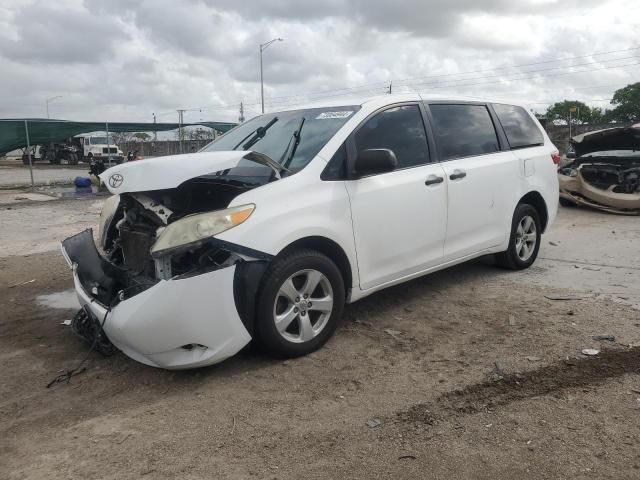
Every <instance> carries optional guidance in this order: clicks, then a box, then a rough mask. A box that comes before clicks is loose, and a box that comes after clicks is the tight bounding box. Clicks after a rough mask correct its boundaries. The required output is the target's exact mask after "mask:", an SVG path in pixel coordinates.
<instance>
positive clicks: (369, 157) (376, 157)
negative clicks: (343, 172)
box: [355, 148, 398, 177]
mask: <svg viewBox="0 0 640 480" xmlns="http://www.w3.org/2000/svg"><path fill="white" fill-rule="evenodd" d="M397 166H398V159H397V158H396V155H395V153H393V151H392V150H389V149H388V148H370V149H368V150H362V151H361V152H360V153H358V158H356V164H355V171H356V175H357V176H358V177H366V176H368V175H376V174H378V173H386V172H391V171H393V170H395V169H396V167H397Z"/></svg>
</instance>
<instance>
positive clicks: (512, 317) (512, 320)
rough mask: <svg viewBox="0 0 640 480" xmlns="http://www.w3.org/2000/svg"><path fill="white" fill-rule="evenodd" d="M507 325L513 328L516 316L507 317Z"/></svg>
mask: <svg viewBox="0 0 640 480" xmlns="http://www.w3.org/2000/svg"><path fill="white" fill-rule="evenodd" d="M509 325H511V326H512V327H514V326H515V325H516V316H515V315H509Z"/></svg>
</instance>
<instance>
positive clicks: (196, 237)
mask: <svg viewBox="0 0 640 480" xmlns="http://www.w3.org/2000/svg"><path fill="white" fill-rule="evenodd" d="M255 208H256V206H255V205H253V204H250V205H242V206H239V207H232V208H227V209H226V210H218V211H217V212H208V213H198V214H195V215H189V216H188V217H184V218H182V219H180V220H178V221H176V222H173V223H171V224H169V225H167V227H166V228H165V229H164V230H163V231H162V233H161V234H160V237H159V238H158V240H156V243H154V244H153V247H151V253H152V254H159V253H162V252H164V251H166V250H172V249H174V248H177V247H182V246H185V245H189V244H192V243H197V242H199V241H201V240H204V239H206V238H209V237H213V236H214V235H218V234H219V233H222V232H225V231H227V230H229V229H230V228H233V227H235V226H236V225H240V224H241V223H242V222H244V221H245V220H246V219H247V218H249V216H250V215H251V214H252V213H253V210H254V209H255Z"/></svg>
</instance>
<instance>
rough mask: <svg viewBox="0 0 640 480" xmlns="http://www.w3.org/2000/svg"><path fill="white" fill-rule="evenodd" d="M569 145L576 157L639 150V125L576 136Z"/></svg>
mask: <svg viewBox="0 0 640 480" xmlns="http://www.w3.org/2000/svg"><path fill="white" fill-rule="evenodd" d="M571 145H572V146H573V149H574V151H575V152H576V156H577V157H581V156H582V155H586V154H588V153H593V152H606V151H610V150H638V149H640V123H638V124H635V125H632V126H631V127H615V128H607V129H605V130H597V131H595V132H588V133H583V134H582V135H576V136H575V137H573V138H572V139H571Z"/></svg>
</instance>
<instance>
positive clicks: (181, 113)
mask: <svg viewBox="0 0 640 480" xmlns="http://www.w3.org/2000/svg"><path fill="white" fill-rule="evenodd" d="M184 112H185V110H184V109H182V110H178V153H182V120H183V118H184Z"/></svg>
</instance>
